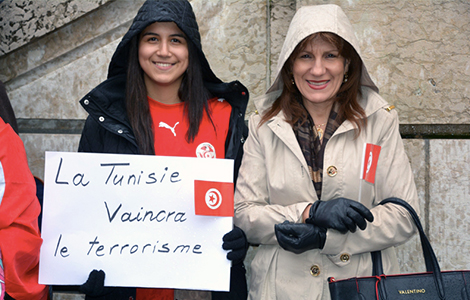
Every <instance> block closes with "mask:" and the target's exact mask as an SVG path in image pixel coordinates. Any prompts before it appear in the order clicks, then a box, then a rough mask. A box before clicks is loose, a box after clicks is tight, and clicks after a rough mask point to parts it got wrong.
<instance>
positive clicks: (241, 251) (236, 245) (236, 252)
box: [222, 226, 249, 264]
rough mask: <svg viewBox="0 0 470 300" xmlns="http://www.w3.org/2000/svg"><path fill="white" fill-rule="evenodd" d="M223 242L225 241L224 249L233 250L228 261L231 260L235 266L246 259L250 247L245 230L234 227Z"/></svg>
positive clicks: (228, 256) (228, 254)
mask: <svg viewBox="0 0 470 300" xmlns="http://www.w3.org/2000/svg"><path fill="white" fill-rule="evenodd" d="M222 240H223V241H224V243H223V244H222V248H223V249H224V250H232V251H230V252H229V253H227V259H229V260H231V261H232V262H233V264H238V263H240V262H242V261H243V260H244V259H245V256H246V251H248V246H249V245H248V241H247V240H246V235H245V233H244V232H243V230H241V229H240V228H239V227H237V226H234V227H233V229H232V231H230V232H229V233H226V234H225V235H224V237H223V238H222Z"/></svg>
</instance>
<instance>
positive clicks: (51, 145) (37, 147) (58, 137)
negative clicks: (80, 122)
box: [20, 134, 80, 180]
mask: <svg viewBox="0 0 470 300" xmlns="http://www.w3.org/2000/svg"><path fill="white" fill-rule="evenodd" d="M20 137H21V139H22V140H23V143H24V146H25V149H26V154H27V155H28V164H29V168H30V170H31V173H33V175H35V176H37V177H39V178H41V179H42V180H44V158H45V153H46V151H64V152H77V149H78V142H79V141H80V136H79V135H76V134H75V135H71V134H47V135H43V134H20Z"/></svg>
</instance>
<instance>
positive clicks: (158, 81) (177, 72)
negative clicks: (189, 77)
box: [139, 22, 189, 104]
mask: <svg viewBox="0 0 470 300" xmlns="http://www.w3.org/2000/svg"><path fill="white" fill-rule="evenodd" d="M188 60H189V54H188V44H187V41H186V37H185V35H184V33H183V32H182V31H181V30H180V29H179V28H178V26H177V25H176V24H175V23H173V22H156V23H153V24H151V25H150V26H148V27H147V28H145V29H144V30H143V31H142V33H141V37H140V43H139V63H140V66H141V67H142V70H143V71H144V81H145V87H146V88H147V95H148V96H149V97H150V98H152V99H154V100H156V101H158V102H160V103H165V104H175V103H180V102H181V99H179V97H176V98H173V97H168V96H167V94H168V93H165V94H162V89H166V90H168V92H171V93H172V94H173V95H175V96H178V93H177V91H178V89H179V87H180V86H181V81H182V80H183V74H184V72H186V69H187V68H188V64H189V63H188ZM171 90H173V91H171ZM165 96H166V97H165Z"/></svg>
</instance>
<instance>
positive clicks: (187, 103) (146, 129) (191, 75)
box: [126, 35, 215, 155]
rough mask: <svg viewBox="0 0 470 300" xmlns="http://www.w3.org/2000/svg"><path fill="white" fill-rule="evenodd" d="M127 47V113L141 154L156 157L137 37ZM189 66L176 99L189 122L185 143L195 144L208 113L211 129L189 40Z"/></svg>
mask: <svg viewBox="0 0 470 300" xmlns="http://www.w3.org/2000/svg"><path fill="white" fill-rule="evenodd" d="M129 43H130V47H129V57H128V66H127V83H126V110H127V116H128V118H129V122H130V124H131V126H132V130H133V132H134V136H135V138H136V142H137V146H138V147H139V152H140V153H141V154H149V155H150V154H155V149H154V133H153V121H152V117H151V115H150V108H149V104H148V100H147V89H146V87H145V82H144V75H143V74H144V71H143V70H142V68H141V66H140V64H139V55H138V51H139V35H136V36H134V37H133V38H132V39H131V41H130V42H129ZM188 53H189V65H188V69H187V70H186V72H185V74H184V75H183V80H182V82H181V86H180V88H179V90H178V96H179V98H180V99H181V101H183V102H184V114H185V116H186V118H187V119H188V123H189V128H188V131H187V132H186V141H187V142H188V143H190V142H192V141H194V139H195V137H196V136H197V134H198V132H199V125H200V124H201V121H202V119H203V117H204V112H206V113H207V116H208V117H209V121H210V122H211V123H212V126H214V129H215V125H214V123H213V122H212V118H211V113H210V111H209V104H208V100H209V99H210V98H211V97H212V96H211V94H210V92H209V91H208V89H207V88H206V87H205V86H204V82H203V76H202V68H201V63H200V60H199V56H198V53H197V49H196V47H195V46H194V44H193V43H192V41H191V40H189V39H188Z"/></svg>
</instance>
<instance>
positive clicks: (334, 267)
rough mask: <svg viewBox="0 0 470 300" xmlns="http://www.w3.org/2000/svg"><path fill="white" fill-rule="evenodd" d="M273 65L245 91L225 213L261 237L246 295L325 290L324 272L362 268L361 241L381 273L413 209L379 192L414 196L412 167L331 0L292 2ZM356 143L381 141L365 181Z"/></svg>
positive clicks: (304, 295)
mask: <svg viewBox="0 0 470 300" xmlns="http://www.w3.org/2000/svg"><path fill="white" fill-rule="evenodd" d="M277 70H278V72H277V77H276V80H275V82H274V84H273V85H272V86H271V88H270V89H269V90H268V92H267V93H266V95H265V96H263V97H260V98H259V99H255V101H254V102H255V106H256V108H257V111H258V112H259V114H254V115H252V116H250V121H249V122H250V125H249V127H250V134H249V137H248V139H247V141H246V144H245V153H244V156H243V162H242V166H241V167H240V175H239V178H238V183H237V188H236V193H235V224H236V225H237V226H240V227H241V228H242V229H243V230H244V231H245V233H246V235H247V238H248V241H249V242H250V243H252V244H259V245H260V246H259V248H258V251H257V253H256V256H255V258H254V259H253V261H252V263H251V277H250V278H251V279H250V291H249V299H256V300H260V299H322V300H328V299H330V293H329V289H328V280H327V279H328V277H334V278H335V279H340V278H348V277H355V276H370V275H372V263H371V254H370V252H371V251H377V250H381V251H382V258H383V262H384V269H385V270H384V271H385V274H393V273H397V272H399V269H398V263H397V258H396V255H395V250H394V246H396V245H399V244H401V243H404V242H405V241H407V240H408V239H409V238H410V237H411V236H412V235H413V233H414V231H415V228H414V225H413V221H412V220H411V217H410V215H409V214H408V213H407V212H406V211H405V210H404V209H403V208H401V207H398V206H395V205H393V204H386V205H378V203H380V201H381V200H383V199H386V198H388V197H398V198H401V199H404V200H405V201H407V202H409V203H410V204H411V205H412V206H414V207H415V208H417V207H418V196H417V192H416V187H415V185H414V180H413V173H412V171H411V168H410V163H409V160H408V157H407V156H406V153H405V151H404V147H403V143H402V140H401V137H400V132H399V130H398V117H397V113H396V111H395V110H393V107H392V106H390V105H389V104H387V102H385V100H384V99H382V98H381V97H380V95H379V94H378V89H377V87H376V86H375V84H374V83H373V82H372V80H371V79H370V77H369V75H368V73H367V70H366V68H365V66H364V64H363V61H362V59H361V56H360V51H359V47H358V42H357V40H356V38H355V35H354V31H353V28H352V25H351V23H350V22H349V20H348V19H347V17H346V15H345V14H344V12H343V11H342V10H341V8H340V7H338V6H336V5H319V6H306V7H302V8H300V9H299V10H298V11H297V13H296V14H295V16H294V18H293V20H292V22H291V24H290V27H289V30H288V32H287V36H286V39H285V42H284V45H283V47H282V50H281V54H280V57H279V63H278V69H277ZM366 143H371V144H374V145H378V146H380V147H381V152H380V155H379V158H378V163H377V168H376V176H375V183H374V184H370V183H363V181H362V180H361V178H360V174H361V170H362V166H363V162H364V159H363V153H364V152H363V151H364V145H365V144H366ZM361 185H362V188H361ZM358 228H359V229H360V230H359V229H358Z"/></svg>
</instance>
